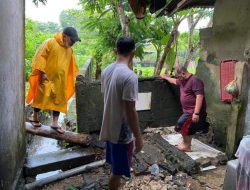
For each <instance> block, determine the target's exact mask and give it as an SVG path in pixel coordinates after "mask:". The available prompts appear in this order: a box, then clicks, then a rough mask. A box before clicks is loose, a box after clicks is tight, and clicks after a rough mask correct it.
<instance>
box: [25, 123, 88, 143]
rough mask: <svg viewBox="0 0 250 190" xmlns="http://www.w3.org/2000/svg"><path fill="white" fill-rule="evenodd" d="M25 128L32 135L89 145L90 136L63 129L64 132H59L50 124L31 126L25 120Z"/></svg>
mask: <svg viewBox="0 0 250 190" xmlns="http://www.w3.org/2000/svg"><path fill="white" fill-rule="evenodd" d="M25 129H26V131H27V132H28V133H30V134H32V135H38V136H42V137H49V138H53V139H57V140H65V141H66V142H69V143H74V144H79V145H89V144H90V141H91V137H90V136H89V135H86V134H79V133H74V132H70V131H65V133H63V134H60V133H58V132H57V131H55V130H54V129H52V128H51V127H50V126H46V125H42V126H41V127H33V126H32V125H31V123H28V122H26V123H25Z"/></svg>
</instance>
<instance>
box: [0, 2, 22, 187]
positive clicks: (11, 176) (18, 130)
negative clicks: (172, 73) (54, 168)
mask: <svg viewBox="0 0 250 190" xmlns="http://www.w3.org/2000/svg"><path fill="white" fill-rule="evenodd" d="M0 23H1V30H0V57H1V59H0V92H1V94H0V107H1V114H0V131H1V132H0V189H4V190H9V189H15V186H16V182H17V178H18V175H20V171H21V170H20V169H21V168H22V166H23V159H24V155H25V130H24V117H23V115H24V114H23V112H24V89H25V88H24V49H25V48H24V44H25V43H24V0H12V1H9V0H1V1H0Z"/></svg>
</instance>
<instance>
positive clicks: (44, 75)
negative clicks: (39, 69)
mask: <svg viewBox="0 0 250 190" xmlns="http://www.w3.org/2000/svg"><path fill="white" fill-rule="evenodd" d="M45 80H49V79H48V77H47V75H46V74H45V73H42V74H41V79H40V84H42V83H43V82H44V81H45Z"/></svg>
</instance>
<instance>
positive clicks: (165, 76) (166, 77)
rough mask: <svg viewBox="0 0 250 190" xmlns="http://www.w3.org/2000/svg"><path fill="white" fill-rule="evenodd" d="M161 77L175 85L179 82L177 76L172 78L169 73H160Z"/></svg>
mask: <svg viewBox="0 0 250 190" xmlns="http://www.w3.org/2000/svg"><path fill="white" fill-rule="evenodd" d="M160 77H161V78H163V79H165V80H167V81H168V82H170V83H172V84H175V85H176V84H177V83H176V81H177V79H175V78H171V77H169V76H167V75H160Z"/></svg>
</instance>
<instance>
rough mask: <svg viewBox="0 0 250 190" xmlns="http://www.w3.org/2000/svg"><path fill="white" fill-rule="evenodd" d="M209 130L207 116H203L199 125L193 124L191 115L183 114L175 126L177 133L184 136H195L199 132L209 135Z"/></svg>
mask: <svg viewBox="0 0 250 190" xmlns="http://www.w3.org/2000/svg"><path fill="white" fill-rule="evenodd" d="M208 129H209V123H208V122H207V121H206V116H201V117H200V119H199V122H198V123H193V122H192V114H190V113H183V114H182V115H181V117H180V118H179V119H178V121H177V124H176V126H175V131H177V132H180V133H181V134H182V135H183V136H190V135H194V134H195V133H198V132H201V133H207V132H208Z"/></svg>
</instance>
